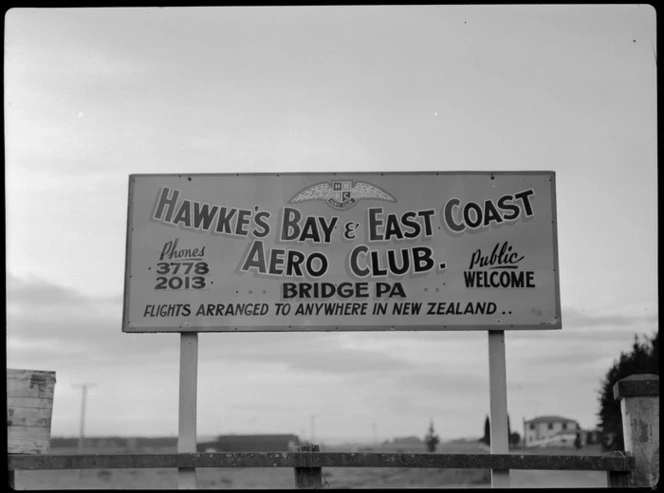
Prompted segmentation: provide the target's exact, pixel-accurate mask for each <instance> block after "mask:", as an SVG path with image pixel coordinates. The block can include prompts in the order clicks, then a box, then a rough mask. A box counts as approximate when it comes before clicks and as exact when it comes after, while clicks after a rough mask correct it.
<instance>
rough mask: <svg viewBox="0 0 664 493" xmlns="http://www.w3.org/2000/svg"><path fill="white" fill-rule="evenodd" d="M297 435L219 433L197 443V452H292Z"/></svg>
mask: <svg viewBox="0 0 664 493" xmlns="http://www.w3.org/2000/svg"><path fill="white" fill-rule="evenodd" d="M299 445H300V439H299V437H298V436H297V435H220V436H218V437H217V439H216V440H214V441H209V442H202V443H199V444H197V446H196V449H197V451H198V452H274V451H277V452H294V451H296V450H297V447H298V446H299Z"/></svg>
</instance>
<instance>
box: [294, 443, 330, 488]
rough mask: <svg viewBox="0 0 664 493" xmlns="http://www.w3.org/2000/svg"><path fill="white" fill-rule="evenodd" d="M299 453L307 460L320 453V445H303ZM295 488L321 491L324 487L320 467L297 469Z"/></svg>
mask: <svg viewBox="0 0 664 493" xmlns="http://www.w3.org/2000/svg"><path fill="white" fill-rule="evenodd" d="M298 452H300V454H302V457H304V458H305V462H306V459H307V458H308V457H310V455H309V454H310V453H312V452H320V447H319V446H318V445H313V444H312V445H302V446H300V447H299V448H298ZM295 487H296V488H297V489H320V488H322V487H323V470H322V469H321V468H320V467H296V468H295Z"/></svg>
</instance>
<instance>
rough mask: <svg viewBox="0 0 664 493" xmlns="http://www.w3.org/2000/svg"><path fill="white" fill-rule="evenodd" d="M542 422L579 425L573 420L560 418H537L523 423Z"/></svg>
mask: <svg viewBox="0 0 664 493" xmlns="http://www.w3.org/2000/svg"><path fill="white" fill-rule="evenodd" d="M542 421H546V422H551V421H562V422H566V423H576V424H579V422H578V421H577V420H575V419H569V418H563V417H562V416H537V417H536V418H533V419H527V420H525V421H524V423H526V424H528V423H541V422H542Z"/></svg>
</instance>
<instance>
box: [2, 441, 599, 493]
mask: <svg viewBox="0 0 664 493" xmlns="http://www.w3.org/2000/svg"><path fill="white" fill-rule="evenodd" d="M326 451H341V450H334V449H332V448H327V449H326ZM403 452H423V451H422V450H403ZM437 452H439V453H486V451H485V450H482V449H481V448H480V447H479V446H478V445H477V444H475V443H464V442H451V443H446V444H442V445H441V446H440V447H439V449H438V450H437ZM99 453H103V451H99ZM513 453H519V454H524V453H529V454H530V453H535V454H551V455H558V454H560V455H563V454H564V455H567V454H579V455H599V454H600V451H599V450H598V449H597V448H584V449H581V450H580V451H578V452H577V451H575V450H569V449H550V448H549V449H533V450H523V449H520V450H515V451H513ZM196 475H197V484H198V488H199V489H227V488H238V489H251V488H275V489H284V488H293V487H294V485H295V483H294V472H293V470H292V469H287V468H276V469H268V468H237V469H228V468H224V469H211V468H201V469H198V470H197V473H196ZM323 478H324V479H323V482H324V486H325V487H330V488H459V487H461V488H463V487H467V488H473V487H481V488H486V487H489V486H490V481H491V479H490V478H491V474H490V471H489V470H481V469H405V468H325V469H323ZM15 484H16V489H17V490H34V489H39V490H50V489H52V490H62V489H72V490H73V489H177V471H175V470H173V469H102V470H94V469H91V470H67V471H17V472H16V476H15ZM606 485H607V483H606V473H604V472H592V471H588V472H587V471H530V470H512V471H510V486H511V487H514V488H533V487H534V488H551V487H558V488H579V487H581V488H583V487H588V488H591V487H606Z"/></svg>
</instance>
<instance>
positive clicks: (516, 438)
mask: <svg viewBox="0 0 664 493" xmlns="http://www.w3.org/2000/svg"><path fill="white" fill-rule="evenodd" d="M507 437H508V438H507V439H508V442H509V444H510V445H518V444H519V442H520V441H521V435H520V434H519V432H517V431H515V432H512V428H511V427H510V415H509V414H508V415H507ZM479 441H480V442H482V443H484V444H486V445H491V423H490V421H489V416H487V417H486V419H485V420H484V436H483V437H482V438H480V439H479Z"/></svg>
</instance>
